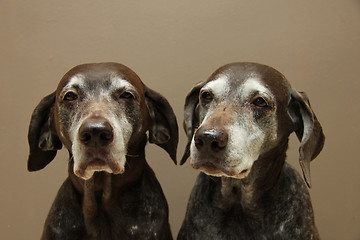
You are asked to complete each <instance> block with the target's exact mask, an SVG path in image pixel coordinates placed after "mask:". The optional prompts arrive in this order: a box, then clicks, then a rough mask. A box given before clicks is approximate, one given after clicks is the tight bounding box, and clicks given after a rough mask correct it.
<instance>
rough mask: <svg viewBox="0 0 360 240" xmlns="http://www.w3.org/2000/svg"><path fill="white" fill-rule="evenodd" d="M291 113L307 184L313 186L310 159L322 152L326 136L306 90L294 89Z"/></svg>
mask: <svg viewBox="0 0 360 240" xmlns="http://www.w3.org/2000/svg"><path fill="white" fill-rule="evenodd" d="M289 113H290V116H291V118H292V120H293V123H294V126H295V133H296V135H297V137H298V139H299V141H300V148H299V154H300V156H299V162H300V166H301V169H302V171H303V174H304V178H305V182H306V184H307V185H308V187H311V178H310V161H312V160H313V159H314V158H316V157H317V155H318V154H319V153H320V152H321V150H322V148H323V146H324V142H325V136H324V134H323V131H322V127H321V125H320V123H319V121H318V120H317V118H316V116H315V113H314V112H313V110H312V108H311V105H310V102H309V98H308V97H307V95H306V94H305V93H304V92H297V91H296V90H294V89H292V92H291V100H290V103H289Z"/></svg>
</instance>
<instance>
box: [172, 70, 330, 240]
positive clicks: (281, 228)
mask: <svg viewBox="0 0 360 240" xmlns="http://www.w3.org/2000/svg"><path fill="white" fill-rule="evenodd" d="M184 128H185V132H186V134H187V136H188V139H189V142H188V145H187V148H186V150H185V154H184V157H183V159H182V162H181V163H182V164H183V163H184V162H185V161H186V159H187V158H188V157H189V156H190V159H191V160H190V165H191V166H192V167H193V168H195V169H199V170H200V171H201V172H202V173H200V175H199V176H198V179H197V181H196V183H195V186H194V188H193V191H192V193H191V196H190V200H189V203H188V208H187V213H186V216H185V220H184V222H183V225H182V228H181V230H180V232H179V235H178V239H179V240H182V239H207V240H208V239H217V240H220V239H302V240H304V239H319V235H318V232H317V229H316V227H315V223H314V216H313V210H312V205H311V202H310V196H309V193H308V189H307V187H306V184H305V183H304V182H303V180H302V178H301V177H300V175H299V174H298V173H297V171H296V170H294V169H293V168H292V167H291V166H290V165H288V164H287V163H286V162H285V158H286V150H287V147H288V137H289V135H290V134H291V133H292V132H295V133H296V134H297V137H298V138H299V140H300V142H301V143H300V149H299V151H300V159H299V161H300V164H301V167H302V171H303V174H304V178H305V181H306V183H307V185H308V186H309V187H310V161H311V160H312V159H314V158H315V157H316V156H317V155H318V154H319V153H320V151H321V149H322V147H323V145H324V135H323V132H322V128H321V126H320V124H319V122H318V120H317V118H316V117H315V114H314V112H313V110H312V108H311V106H310V103H309V100H308V98H307V96H306V95H305V94H304V93H300V92H297V91H295V90H294V89H293V88H292V87H291V86H290V84H289V82H288V81H287V80H286V79H285V77H284V76H283V75H282V74H281V73H279V72H278V71H276V70H275V69H273V68H271V67H268V66H265V65H261V64H256V63H233V64H228V65H225V66H223V67H221V68H220V69H218V70H217V71H216V72H215V73H213V74H212V75H211V77H210V78H209V79H208V80H207V81H206V82H200V83H199V84H197V85H196V86H195V87H194V88H193V89H192V90H191V92H190V93H189V94H188V96H187V98H186V103H185V120H184Z"/></svg>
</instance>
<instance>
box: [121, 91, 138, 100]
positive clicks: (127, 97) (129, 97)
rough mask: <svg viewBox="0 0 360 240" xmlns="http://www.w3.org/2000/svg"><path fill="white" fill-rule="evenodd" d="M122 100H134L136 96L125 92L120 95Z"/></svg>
mask: <svg viewBox="0 0 360 240" xmlns="http://www.w3.org/2000/svg"><path fill="white" fill-rule="evenodd" d="M120 98H124V99H134V98H135V97H134V95H133V94H132V93H131V92H123V93H122V94H121V95H120Z"/></svg>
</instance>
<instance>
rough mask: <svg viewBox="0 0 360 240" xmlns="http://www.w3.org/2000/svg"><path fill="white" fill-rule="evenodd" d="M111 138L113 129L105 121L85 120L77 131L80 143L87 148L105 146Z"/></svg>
mask: <svg viewBox="0 0 360 240" xmlns="http://www.w3.org/2000/svg"><path fill="white" fill-rule="evenodd" d="M113 138H114V133H113V128H112V127H111V125H110V123H108V122H107V121H106V120H99V119H95V120H94V119H91V120H87V121H85V122H84V123H83V124H82V125H81V127H80V129H79V139H80V142H81V143H82V144H84V145H86V146H88V147H103V146H106V145H108V144H109V143H111V142H112V141H113Z"/></svg>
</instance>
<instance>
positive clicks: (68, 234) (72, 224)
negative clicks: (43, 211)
mask: <svg viewBox="0 0 360 240" xmlns="http://www.w3.org/2000/svg"><path fill="white" fill-rule="evenodd" d="M83 223H84V219H83V214H82V208H81V204H80V198H79V196H78V195H77V193H76V191H75V189H74V186H73V185H72V183H71V180H70V178H67V179H66V180H65V181H64V183H63V184H62V186H61V187H60V189H59V191H58V193H57V195H56V197H55V201H54V202H53V204H52V206H51V208H50V212H49V214H48V217H47V219H46V222H45V225H44V226H45V227H44V232H43V237H45V239H48V238H46V236H53V237H54V236H56V237H57V238H56V239H78V238H80V236H83V235H84V234H85V226H84V224H83Z"/></svg>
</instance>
